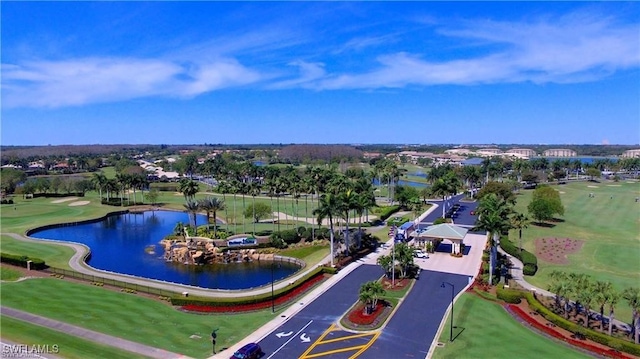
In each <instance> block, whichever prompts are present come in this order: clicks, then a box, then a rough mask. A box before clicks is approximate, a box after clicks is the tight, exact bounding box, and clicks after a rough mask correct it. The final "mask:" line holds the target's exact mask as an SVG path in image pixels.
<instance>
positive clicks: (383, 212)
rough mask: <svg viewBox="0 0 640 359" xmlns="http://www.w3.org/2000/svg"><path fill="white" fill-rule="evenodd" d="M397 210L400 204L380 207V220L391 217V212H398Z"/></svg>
mask: <svg viewBox="0 0 640 359" xmlns="http://www.w3.org/2000/svg"><path fill="white" fill-rule="evenodd" d="M399 210H400V206H387V207H380V212H379V213H380V220H381V221H385V220H386V219H387V218H389V217H391V215H392V214H394V213H396V212H398V211H399Z"/></svg>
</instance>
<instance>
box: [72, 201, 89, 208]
mask: <svg viewBox="0 0 640 359" xmlns="http://www.w3.org/2000/svg"><path fill="white" fill-rule="evenodd" d="M89 203H91V202H90V201H78V202H71V203H69V206H74V207H75V206H84V205H87V204H89Z"/></svg>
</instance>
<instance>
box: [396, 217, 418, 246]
mask: <svg viewBox="0 0 640 359" xmlns="http://www.w3.org/2000/svg"><path fill="white" fill-rule="evenodd" d="M414 231H415V224H414V223H413V221H409V222H406V223H404V224H402V225H401V226H400V227H399V228H398V233H397V234H396V239H397V238H398V236H402V240H403V241H405V242H406V241H408V240H409V236H411V234H412V233H413V232H414Z"/></svg>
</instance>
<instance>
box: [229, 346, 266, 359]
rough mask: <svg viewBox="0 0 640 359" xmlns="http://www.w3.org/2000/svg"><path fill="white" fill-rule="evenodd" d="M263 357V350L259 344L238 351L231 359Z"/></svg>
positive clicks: (256, 358)
mask: <svg viewBox="0 0 640 359" xmlns="http://www.w3.org/2000/svg"><path fill="white" fill-rule="evenodd" d="M261 355H262V348H260V345H258V344H257V343H249V344H246V345H245V346H243V347H242V348H240V349H238V350H237V351H236V352H235V353H233V355H232V356H231V359H258V358H260V356H261Z"/></svg>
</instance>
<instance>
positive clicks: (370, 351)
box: [259, 264, 469, 359]
mask: <svg viewBox="0 0 640 359" xmlns="http://www.w3.org/2000/svg"><path fill="white" fill-rule="evenodd" d="M382 274H383V273H382V270H381V269H380V267H379V266H377V265H366V264H365V265H361V266H360V267H359V268H357V269H355V270H354V271H353V272H352V273H350V274H349V275H348V276H346V277H345V278H344V279H342V280H341V281H340V282H339V283H337V284H336V285H335V286H333V287H332V288H331V289H329V290H328V291H326V292H325V293H323V294H322V295H321V296H320V297H319V298H318V299H316V300H315V301H314V302H313V303H311V304H309V305H308V306H306V307H305V308H304V309H302V310H301V311H300V312H299V313H298V314H296V315H295V316H294V317H292V318H291V319H290V320H289V321H287V322H286V323H284V324H283V325H282V326H280V327H278V328H277V329H275V330H274V331H272V332H271V333H270V334H269V335H267V336H266V337H265V338H264V339H263V340H262V341H260V343H259V344H260V346H261V347H262V350H263V351H264V352H265V355H264V356H263V357H262V359H270V358H312V357H318V356H322V357H323V358H348V357H358V358H415V357H418V358H424V357H425V356H426V354H427V352H428V351H429V347H430V346H431V343H432V342H433V339H434V337H435V335H436V333H437V331H438V327H439V325H440V322H441V320H442V318H443V317H444V315H445V312H446V310H447V308H448V306H449V304H450V303H451V299H452V297H451V294H452V292H451V287H450V286H449V285H446V286H445V287H444V288H442V287H441V285H442V283H443V282H449V283H451V284H453V285H454V293H453V294H454V296H455V295H457V294H458V292H459V291H460V290H462V289H463V288H464V287H465V286H466V285H467V283H468V281H469V277H467V276H462V275H455V274H448V273H441V272H433V271H424V272H422V274H421V275H420V279H419V280H418V281H417V282H416V284H415V285H414V288H413V289H412V290H411V292H410V293H409V295H408V296H407V297H406V298H405V300H404V301H403V302H402V304H401V305H400V306H399V308H398V310H397V311H396V312H395V313H394V315H393V317H392V319H391V320H390V321H389V322H388V324H387V326H386V327H385V328H384V330H382V331H380V332H378V333H352V332H347V331H344V330H341V329H340V328H337V327H336V326H335V324H336V323H337V322H338V321H339V319H340V318H341V317H342V315H343V314H344V313H346V312H347V311H348V310H349V308H351V306H352V305H353V304H354V303H355V302H356V301H357V300H358V290H359V288H360V285H361V284H362V283H364V282H366V281H371V280H376V279H378V278H380V276H381V275H382ZM354 355H355V356H354Z"/></svg>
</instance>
